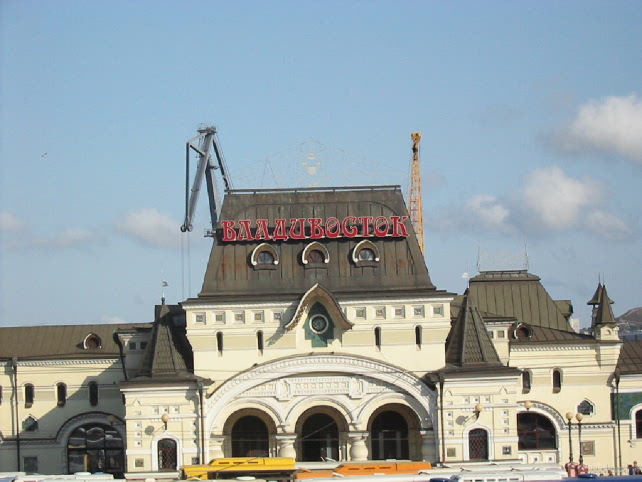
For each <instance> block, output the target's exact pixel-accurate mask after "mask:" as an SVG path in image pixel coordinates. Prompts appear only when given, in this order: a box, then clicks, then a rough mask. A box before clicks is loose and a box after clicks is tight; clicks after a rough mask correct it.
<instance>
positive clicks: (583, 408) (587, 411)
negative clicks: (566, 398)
mask: <svg viewBox="0 0 642 482" xmlns="http://www.w3.org/2000/svg"><path fill="white" fill-rule="evenodd" d="M577 412H578V413H581V414H582V415H593V414H594V413H595V405H593V404H592V403H591V402H589V401H588V400H583V401H582V402H581V403H580V404H579V405H578V406H577Z"/></svg>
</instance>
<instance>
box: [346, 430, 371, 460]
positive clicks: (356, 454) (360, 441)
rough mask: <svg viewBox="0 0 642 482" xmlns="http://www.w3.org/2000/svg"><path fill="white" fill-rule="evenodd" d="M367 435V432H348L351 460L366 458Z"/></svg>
mask: <svg viewBox="0 0 642 482" xmlns="http://www.w3.org/2000/svg"><path fill="white" fill-rule="evenodd" d="M367 437H368V432H348V441H349V442H350V460H351V461H360V460H368V446H367V445H366V438H367Z"/></svg>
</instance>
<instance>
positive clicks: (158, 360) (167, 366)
mask: <svg viewBox="0 0 642 482" xmlns="http://www.w3.org/2000/svg"><path fill="white" fill-rule="evenodd" d="M171 325H172V316H171V313H170V308H169V306H168V305H165V304H163V305H161V306H160V310H159V311H158V316H157V318H156V322H155V323H154V327H153V328H152V333H151V335H150V339H149V343H148V344H147V349H146V351H145V355H144V357H143V363H142V364H141V368H140V370H139V372H138V376H139V377H140V376H143V377H150V378H157V377H177V376H181V375H183V376H184V375H185V374H186V373H189V369H188V367H187V364H186V362H185V359H184V357H183V356H182V354H181V353H182V352H184V350H182V348H183V347H182V343H181V340H180V339H179V336H178V334H176V333H174V331H173V330H172V326H171Z"/></svg>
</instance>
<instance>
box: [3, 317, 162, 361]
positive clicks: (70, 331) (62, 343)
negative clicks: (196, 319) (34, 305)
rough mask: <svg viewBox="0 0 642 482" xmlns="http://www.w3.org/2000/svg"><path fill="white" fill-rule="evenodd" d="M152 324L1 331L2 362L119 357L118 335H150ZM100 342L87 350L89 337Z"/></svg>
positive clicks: (48, 327)
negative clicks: (123, 332) (137, 333)
mask: <svg viewBox="0 0 642 482" xmlns="http://www.w3.org/2000/svg"><path fill="white" fill-rule="evenodd" d="M151 326H152V325H151V323H140V324H92V325H51V326H19V327H5V328H0V358H13V357H17V358H18V359H22V360H25V359H31V360H34V359H35V360H37V359H68V358H97V357H98V358H101V357H103V358H109V357H117V356H119V349H118V345H117V344H116V343H115V342H114V340H113V334H114V332H115V331H121V330H126V331H140V330H143V331H148V330H149V329H151ZM92 334H93V335H96V336H98V337H99V338H100V341H101V346H100V347H98V348H85V347H84V341H85V339H86V338H87V337H88V336H89V335H92Z"/></svg>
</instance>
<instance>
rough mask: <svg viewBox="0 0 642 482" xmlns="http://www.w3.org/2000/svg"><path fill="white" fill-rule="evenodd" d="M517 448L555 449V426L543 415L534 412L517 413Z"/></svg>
mask: <svg viewBox="0 0 642 482" xmlns="http://www.w3.org/2000/svg"><path fill="white" fill-rule="evenodd" d="M517 437H518V440H519V442H518V448H519V450H530V449H555V448H557V443H556V441H555V438H556V437H555V426H554V425H553V422H551V421H550V420H549V419H548V418H547V417H545V416H544V415H540V414H539V413H535V412H522V413H518V414H517Z"/></svg>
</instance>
